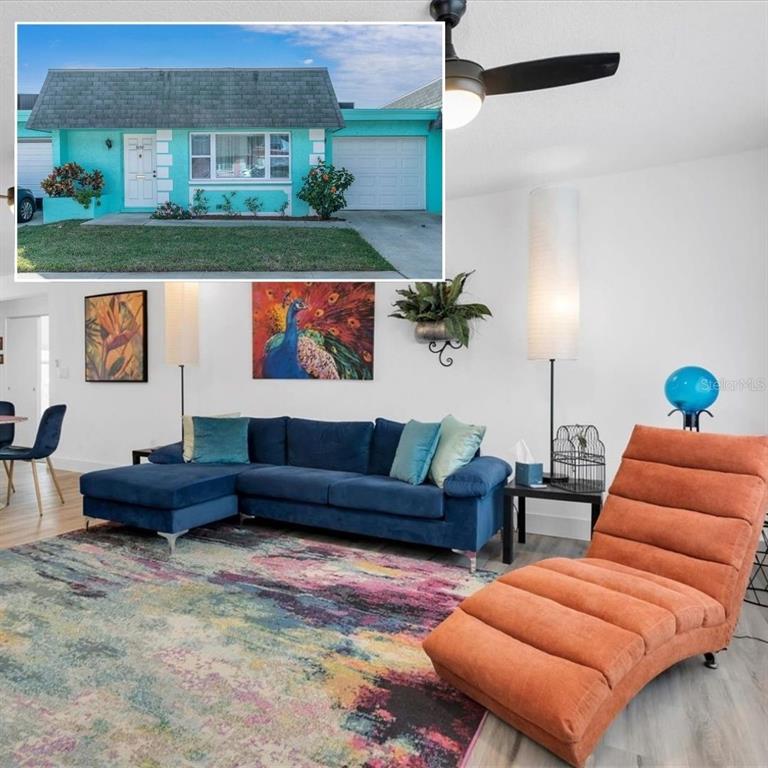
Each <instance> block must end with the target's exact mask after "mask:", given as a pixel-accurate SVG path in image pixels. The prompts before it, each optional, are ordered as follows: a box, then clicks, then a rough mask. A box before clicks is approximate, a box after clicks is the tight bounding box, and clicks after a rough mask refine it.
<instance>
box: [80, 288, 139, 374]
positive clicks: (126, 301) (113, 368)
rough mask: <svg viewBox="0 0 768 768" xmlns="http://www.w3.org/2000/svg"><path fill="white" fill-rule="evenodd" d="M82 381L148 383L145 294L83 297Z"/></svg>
mask: <svg viewBox="0 0 768 768" xmlns="http://www.w3.org/2000/svg"><path fill="white" fill-rule="evenodd" d="M85 380H86V381H89V382H146V381H147V380H148V377H147V292H146V291H126V292H124V293H102V294H98V295H96V296H86V297H85Z"/></svg>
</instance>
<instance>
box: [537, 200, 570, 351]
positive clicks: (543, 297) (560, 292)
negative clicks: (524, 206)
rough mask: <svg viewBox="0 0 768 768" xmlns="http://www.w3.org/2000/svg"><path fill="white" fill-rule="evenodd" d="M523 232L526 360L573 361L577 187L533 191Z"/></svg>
mask: <svg viewBox="0 0 768 768" xmlns="http://www.w3.org/2000/svg"><path fill="white" fill-rule="evenodd" d="M528 232H529V235H528V237H529V262H528V358H529V359H531V360H574V359H576V357H577V352H578V336H579V193H578V191H577V190H576V189H572V188H569V187H547V188H542V189H535V190H533V192H531V195H530V207H529V222H528Z"/></svg>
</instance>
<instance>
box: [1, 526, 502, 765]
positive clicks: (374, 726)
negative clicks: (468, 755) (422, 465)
mask: <svg viewBox="0 0 768 768" xmlns="http://www.w3.org/2000/svg"><path fill="white" fill-rule="evenodd" d="M489 579H490V574H488V575H487V577H486V576H484V575H482V574H481V575H479V576H470V575H469V573H468V570H467V569H466V568H462V567H459V566H448V565H441V564H437V563H433V562H430V561H426V560H420V559H418V558H415V557H414V558H410V557H400V556H392V555H384V554H377V553H374V552H369V551H366V550H364V549H356V548H350V547H346V546H343V545H341V544H328V543H324V542H320V541H317V540H313V539H312V538H310V537H308V536H301V535H298V534H296V535H291V534H285V533H278V532H275V531H270V530H265V529H259V528H255V527H251V528H247V527H246V528H235V527H228V526H227V527H218V528H210V529H201V530H199V531H197V532H196V533H195V534H194V535H190V536H187V537H185V538H183V539H182V540H181V541H180V542H179V546H178V549H177V552H176V555H175V556H174V557H172V558H171V557H169V556H168V554H167V549H166V547H165V544H164V542H163V541H161V540H160V539H159V538H157V537H152V536H150V535H145V534H141V533H138V532H132V531H129V530H127V529H117V528H115V529H98V528H97V529H96V530H92V531H91V532H90V533H84V532H80V533H74V534H69V535H66V536H61V537H58V538H55V539H49V540H47V541H42V542H39V543H36V544H31V545H27V546H22V547H17V548H15V549H12V550H5V551H0V766H3V768H10V766H24V768H43V767H45V768H49V767H50V768H59V767H60V766H76V767H77V768H97V767H101V766H111V767H112V768H122V767H123V766H125V767H127V766H131V767H132V768H133V767H135V768H161V767H162V768H168V767H172V768H180V767H186V766H190V768H192V767H194V768H199V767H202V766H205V767H206V768H209V767H211V768H213V767H215V768H262V767H263V768H277V767H278V766H290V767H291V768H302V767H303V766H328V767H329V768H333V767H335V766H344V767H345V768H356V767H359V768H390V767H392V768H394V767H396V766H403V767H405V768H453V767H454V766H457V765H459V764H460V763H461V760H462V756H463V755H464V753H465V752H466V750H467V748H468V746H469V744H470V742H471V740H472V738H473V736H474V734H475V731H476V730H477V727H478V725H479V723H480V720H481V717H482V714H483V711H482V709H481V708H480V707H479V706H477V705H476V704H474V703H473V702H472V701H470V700H469V699H467V698H465V697H464V696H462V695H461V694H459V693H457V692H455V691H454V690H452V689H451V688H450V687H448V686H446V685H444V684H443V683H442V682H440V681H439V679H438V678H437V677H436V676H435V674H434V673H433V671H432V668H431V665H430V663H429V661H428V659H427V657H426V656H425V655H424V653H423V652H422V650H421V647H420V642H421V640H422V639H423V638H424V636H425V635H426V634H427V633H428V631H429V630H430V629H431V628H432V627H434V626H435V625H436V624H437V623H439V621H440V620H442V619H443V618H444V617H445V616H446V615H447V614H448V613H449V612H450V611H451V610H452V609H453V607H454V606H455V605H456V604H457V603H458V602H459V600H460V599H461V598H462V597H463V596H465V595H467V594H469V593H471V592H473V591H475V590H476V589H478V588H479V587H480V586H481V585H482V584H483V583H484V582H485V581H486V580H489Z"/></svg>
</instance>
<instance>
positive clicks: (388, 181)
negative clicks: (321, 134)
mask: <svg viewBox="0 0 768 768" xmlns="http://www.w3.org/2000/svg"><path fill="white" fill-rule="evenodd" d="M333 164H334V165H335V166H336V167H337V168H346V169H347V170H348V171H352V173H353V174H354V177H355V181H354V183H353V184H352V186H351V187H350V188H349V189H348V190H347V192H346V193H345V196H346V198H347V208H350V209H358V210H359V209H367V210H407V209H411V210H413V209H415V210H424V208H426V169H427V163H426V140H425V139H424V137H422V136H400V137H394V136H393V137H387V138H384V137H368V136H360V137H357V136H355V137H352V136H347V137H340V138H335V139H333Z"/></svg>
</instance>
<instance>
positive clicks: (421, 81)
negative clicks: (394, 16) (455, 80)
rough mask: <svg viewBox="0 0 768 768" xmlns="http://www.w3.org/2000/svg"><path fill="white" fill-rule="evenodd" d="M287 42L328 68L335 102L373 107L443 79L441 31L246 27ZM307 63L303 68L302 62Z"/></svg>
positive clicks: (427, 27)
mask: <svg viewBox="0 0 768 768" xmlns="http://www.w3.org/2000/svg"><path fill="white" fill-rule="evenodd" d="M246 29H251V30H253V31H254V32H261V33H267V34H275V35H285V36H286V37H288V40H287V43H288V44H289V45H296V46H302V47H304V48H311V49H312V50H313V51H314V52H315V59H314V60H315V61H320V62H328V66H329V69H330V70H331V75H332V78H333V86H334V89H335V90H336V96H337V97H338V99H339V100H340V101H354V102H355V104H356V105H357V106H360V107H364V106H368V107H377V106H381V105H383V104H387V103H388V102H390V101H393V100H394V99H396V98H398V97H399V96H402V95H404V94H406V93H409V92H410V91H413V90H415V89H416V88H419V87H420V86H422V85H425V84H426V83H429V82H431V81H433V80H435V79H436V78H438V77H440V76H441V75H442V67H443V60H442V39H443V27H442V25H440V24H436V23H435V22H429V23H425V24H361V25H358V24H286V25H275V26H266V25H264V26H263V25H247V26H246ZM305 63H307V62H306V61H305Z"/></svg>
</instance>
